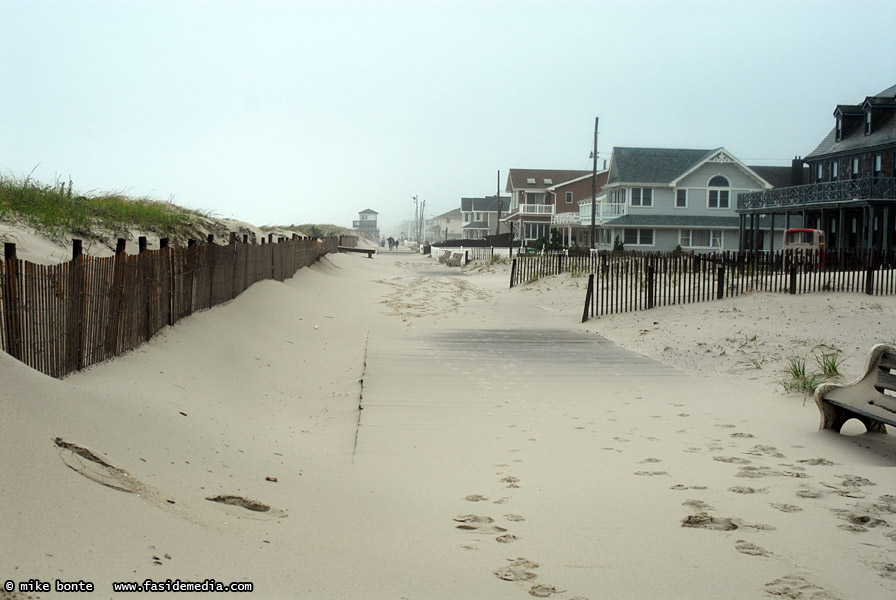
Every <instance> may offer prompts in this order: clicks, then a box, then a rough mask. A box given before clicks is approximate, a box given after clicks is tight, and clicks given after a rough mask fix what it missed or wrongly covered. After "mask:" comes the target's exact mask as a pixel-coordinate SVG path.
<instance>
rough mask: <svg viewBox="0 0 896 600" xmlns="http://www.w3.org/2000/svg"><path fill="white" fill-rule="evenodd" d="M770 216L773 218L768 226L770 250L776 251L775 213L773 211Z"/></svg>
mask: <svg viewBox="0 0 896 600" xmlns="http://www.w3.org/2000/svg"><path fill="white" fill-rule="evenodd" d="M769 217H770V218H771V222H770V223H769V226H768V233H769V237H768V251H769V252H774V251H775V213H771V214H770V215H769Z"/></svg>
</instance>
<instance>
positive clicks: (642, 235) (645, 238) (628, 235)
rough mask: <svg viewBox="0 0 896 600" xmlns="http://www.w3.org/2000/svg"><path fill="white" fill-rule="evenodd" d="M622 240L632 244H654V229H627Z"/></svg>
mask: <svg viewBox="0 0 896 600" xmlns="http://www.w3.org/2000/svg"><path fill="white" fill-rule="evenodd" d="M622 241H623V242H624V243H625V244H627V245H631V246H652V245H653V229H625V230H623V240H622Z"/></svg>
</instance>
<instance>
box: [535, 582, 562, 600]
mask: <svg viewBox="0 0 896 600" xmlns="http://www.w3.org/2000/svg"><path fill="white" fill-rule="evenodd" d="M565 591H566V590H558V589H557V588H555V587H554V586H552V585H545V584H543V583H539V584H537V585H533V586H532V587H531V588H529V595H530V596H535V597H536V598H547V597H548V596H551V595H552V594H562V593H563V592H565Z"/></svg>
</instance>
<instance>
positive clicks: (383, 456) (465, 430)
mask: <svg viewBox="0 0 896 600" xmlns="http://www.w3.org/2000/svg"><path fill="white" fill-rule="evenodd" d="M508 280H509V276H508V269H507V267H506V265H500V264H498V265H491V264H476V263H474V264H472V265H469V266H467V267H465V268H464V269H463V270H461V269H457V268H449V267H445V266H442V265H439V264H438V263H437V262H436V261H435V260H433V259H431V258H429V257H424V256H421V255H417V254H411V253H404V252H398V251H394V252H389V251H388V250H386V251H381V252H379V253H378V254H377V256H376V258H374V259H373V260H369V259H367V258H366V256H364V255H361V254H347V255H331V256H328V257H325V258H324V259H323V260H321V261H320V262H319V263H318V264H316V265H314V266H312V267H310V268H306V269H302V270H301V271H299V272H298V273H297V274H296V276H295V277H293V278H291V279H289V280H287V281H285V282H283V283H277V282H270V281H269V282H262V283H259V284H256V285H254V286H252V288H250V289H249V290H248V291H247V292H245V293H244V294H242V295H241V296H240V297H238V298H237V299H235V300H234V301H232V302H230V303H228V304H226V305H223V306H220V307H217V308H215V309H213V310H210V311H205V312H201V313H198V314H195V315H193V316H192V317H190V318H188V319H185V320H183V321H181V322H180V323H178V324H177V325H176V326H174V327H171V328H167V329H166V330H164V331H163V332H162V333H161V334H160V335H158V336H156V337H155V338H154V339H153V340H151V341H150V342H149V343H147V344H145V345H144V346H142V347H140V348H139V349H137V350H135V351H134V352H131V353H129V354H127V355H125V356H122V357H119V358H117V359H115V360H112V361H109V362H107V363H104V364H101V365H98V366H95V367H93V368H91V369H89V370H87V371H85V372H82V373H77V374H74V375H72V376H70V377H68V378H66V379H64V380H61V381H60V380H53V379H51V378H48V377H45V376H43V375H40V374H38V373H36V372H34V371H33V370H31V369H29V368H27V367H25V366H23V365H21V364H20V363H18V362H16V361H14V360H13V359H11V358H10V357H9V356H7V355H0V415H2V418H0V451H2V457H3V463H2V464H3V467H2V470H0V536H2V538H0V583H3V582H5V581H6V580H10V581H13V582H15V583H18V582H21V581H28V580H32V579H38V580H40V581H42V582H50V583H55V581H56V580H57V579H59V580H61V581H70V582H77V581H84V582H91V583H92V584H93V585H94V586H95V589H96V591H95V592H94V593H92V594H91V593H84V594H67V595H66V597H91V598H96V597H119V596H124V595H125V594H117V593H115V592H113V582H136V583H140V584H143V583H144V581H145V580H146V579H152V580H153V581H165V580H167V579H171V580H172V581H176V580H181V581H193V582H203V581H206V580H210V579H214V580H215V581H216V582H221V583H224V584H229V583H230V582H234V581H238V582H251V583H252V586H253V590H254V591H253V593H254V595H255V596H256V597H261V598H395V599H399V598H407V599H417V598H501V599H503V598H508V599H511V598H526V597H554V598H563V599H567V600H571V599H573V598H590V599H591V600H595V599H597V598H762V597H785V598H842V599H847V598H853V597H863V598H871V599H874V598H881V599H883V598H887V599H889V598H893V597H894V595H896V529H894V528H893V525H894V524H896V477H894V470H893V469H894V467H896V437H894V436H893V435H872V434H864V433H861V432H860V431H859V430H858V429H857V428H855V427H851V426H852V425H853V423H850V424H848V425H847V427H846V428H845V430H844V431H845V433H846V434H844V435H838V434H834V433H832V432H830V431H823V432H819V431H818V423H819V415H818V411H817V409H816V407H815V406H814V403H813V402H812V400H811V398H809V399H806V398H804V397H803V395H801V394H798V393H785V392H784V391H783V390H782V388H781V386H780V385H779V383H778V382H779V381H780V380H781V378H782V377H783V374H782V372H781V368H782V367H783V365H784V363H785V362H786V359H787V358H788V357H789V356H794V355H799V356H806V357H809V359H810V361H811V357H812V355H813V352H814V353H819V352H823V351H831V350H832V349H838V350H840V351H841V352H842V357H843V369H844V371H845V373H846V377H847V379H848V378H851V377H854V376H857V375H859V374H860V371H861V370H862V368H863V367H864V357H865V356H866V355H867V352H868V349H869V348H870V346H871V345H873V344H874V343H879V342H893V341H894V336H896V333H894V332H896V327H894V325H896V319H894V314H896V312H894V309H896V299H894V298H884V297H868V296H862V295H854V294H819V295H810V296H786V295H772V294H756V295H751V296H745V297H742V298H738V299H734V300H724V301H718V302H712V303H705V304H696V305H689V306H676V307H667V308H660V309H654V310H651V311H645V312H642V313H629V314H623V315H615V316H611V317H601V318H599V319H594V320H591V321H589V322H587V323H585V324H580V323H579V320H580V316H581V309H582V302H583V301H584V285H585V279H584V278H576V277H570V276H560V277H552V278H548V279H545V280H542V281H539V282H536V283H533V284H530V285H526V286H522V287H519V288H514V289H512V290H511V289H508V286H507V283H508ZM810 364H811V362H810ZM359 407H360V408H359ZM891 433H896V432H893V431H892V430H891ZM29 595H31V596H33V597H54V596H55V594H54V593H53V592H33V593H30V594H28V593H19V592H15V593H13V594H7V595H5V596H4V595H0V597H2V598H24V597H28V596H29ZM141 596H154V597H159V595H158V594H150V593H143V594H136V595H135V594H127V597H135V598H136V597H141ZM191 596H197V597H198V596H202V597H207V596H208V594H204V595H203V594H199V593H195V594H186V595H181V594H178V597H185V598H187V597H191Z"/></svg>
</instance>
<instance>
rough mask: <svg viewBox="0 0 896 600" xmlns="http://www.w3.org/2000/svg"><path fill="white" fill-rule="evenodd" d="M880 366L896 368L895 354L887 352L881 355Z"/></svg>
mask: <svg viewBox="0 0 896 600" xmlns="http://www.w3.org/2000/svg"><path fill="white" fill-rule="evenodd" d="M880 366H881V368H882V369H896V354H890V353H889V352H887V353H885V354H883V355H881V357H880Z"/></svg>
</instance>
